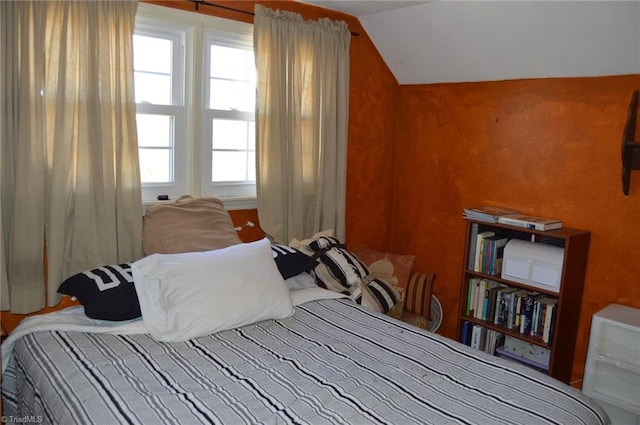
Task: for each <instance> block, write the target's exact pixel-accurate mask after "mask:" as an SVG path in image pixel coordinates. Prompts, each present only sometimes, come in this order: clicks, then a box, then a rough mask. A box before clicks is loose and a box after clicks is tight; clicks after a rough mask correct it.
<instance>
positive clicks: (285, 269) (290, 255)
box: [271, 244, 318, 279]
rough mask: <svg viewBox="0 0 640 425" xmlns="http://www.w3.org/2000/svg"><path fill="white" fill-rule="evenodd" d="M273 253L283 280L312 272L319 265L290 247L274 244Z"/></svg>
mask: <svg viewBox="0 0 640 425" xmlns="http://www.w3.org/2000/svg"><path fill="white" fill-rule="evenodd" d="M271 251H272V252H273V259H274V261H275V262H276V265H277V266H278V271H280V274H281V275H282V278H283V279H289V278H290V277H293V276H297V275H299V274H300V273H303V272H308V271H311V270H313V269H314V268H315V267H316V266H317V265H318V261H317V260H315V259H313V258H311V257H309V256H308V255H307V254H305V253H304V252H302V251H300V250H297V249H295V248H291V247H290V246H286V245H279V244H273V245H271Z"/></svg>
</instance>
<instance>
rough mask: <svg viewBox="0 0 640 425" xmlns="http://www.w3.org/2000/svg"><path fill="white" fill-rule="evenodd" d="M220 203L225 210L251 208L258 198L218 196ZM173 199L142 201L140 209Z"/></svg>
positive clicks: (254, 206) (167, 202)
mask: <svg viewBox="0 0 640 425" xmlns="http://www.w3.org/2000/svg"><path fill="white" fill-rule="evenodd" d="M220 200H221V201H222V203H223V204H224V208H225V209H226V210H227V211H232V210H253V209H256V208H258V200H257V199H256V198H252V197H249V198H220ZM175 201H176V200H175V199H169V200H167V201H158V200H156V199H152V200H146V201H142V209H143V211H144V210H145V209H146V208H147V207H149V206H151V205H158V204H172V203H173V202H175Z"/></svg>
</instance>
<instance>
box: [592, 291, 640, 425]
mask: <svg viewBox="0 0 640 425" xmlns="http://www.w3.org/2000/svg"><path fill="white" fill-rule="evenodd" d="M582 392H583V393H585V394H586V395H588V396H589V397H591V398H593V399H595V400H596V401H597V402H598V404H600V405H601V406H602V408H603V409H605V410H606V411H607V413H608V414H609V416H610V417H611V421H612V422H613V424H614V425H615V424H632V425H640V310H639V309H636V308H632V307H627V306H623V305H619V304H610V305H609V306H607V307H605V308H604V309H602V310H600V311H599V312H597V313H596V314H594V315H593V318H592V319H591V334H590V336H589V350H588V351H587V363H586V365H585V370H584V381H583V383H582Z"/></svg>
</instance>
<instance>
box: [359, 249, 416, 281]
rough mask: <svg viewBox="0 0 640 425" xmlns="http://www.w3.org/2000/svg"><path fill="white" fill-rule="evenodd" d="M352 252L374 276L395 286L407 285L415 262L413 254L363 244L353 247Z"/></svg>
mask: <svg viewBox="0 0 640 425" xmlns="http://www.w3.org/2000/svg"><path fill="white" fill-rule="evenodd" d="M353 252H354V253H355V254H356V255H357V256H358V258H360V259H361V260H362V261H363V262H364V263H365V264H366V265H367V267H368V268H369V271H370V272H371V274H372V275H374V276H375V277H377V278H379V279H382V280H384V281H386V282H389V283H391V284H392V285H394V286H396V287H400V288H406V287H407V284H408V283H409V276H411V272H412V270H413V265H414V264H415V262H416V256H415V255H409V254H392V253H388V252H380V251H376V250H374V249H370V248H366V247H363V246H357V247H355V248H354V250H353Z"/></svg>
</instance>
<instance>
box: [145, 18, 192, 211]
mask: <svg viewBox="0 0 640 425" xmlns="http://www.w3.org/2000/svg"><path fill="white" fill-rule="evenodd" d="M144 21H147V20H143V21H142V22H136V31H135V32H136V34H139V35H144V36H150V37H157V38H163V39H166V40H169V41H171V43H172V49H173V52H172V67H171V68H172V69H171V71H172V72H171V74H172V87H171V104H169V105H157V104H149V103H144V102H142V103H136V113H138V114H149V115H156V114H157V115H170V116H172V117H173V134H172V135H171V136H170V138H171V145H172V149H173V161H172V163H171V176H172V181H171V182H167V183H145V184H143V185H142V199H143V200H150V199H157V197H158V196H159V195H167V196H169V197H170V198H176V197H179V196H180V195H181V194H184V193H186V191H187V155H186V150H187V146H186V145H185V144H184V143H180V140H184V139H186V137H187V125H186V122H185V121H186V106H185V103H186V102H185V84H184V81H185V64H186V60H185V45H186V39H187V31H186V28H185V27H183V26H177V25H170V24H168V23H164V24H160V23H159V22H153V21H152V22H144Z"/></svg>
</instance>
